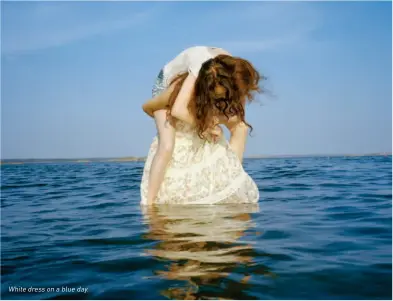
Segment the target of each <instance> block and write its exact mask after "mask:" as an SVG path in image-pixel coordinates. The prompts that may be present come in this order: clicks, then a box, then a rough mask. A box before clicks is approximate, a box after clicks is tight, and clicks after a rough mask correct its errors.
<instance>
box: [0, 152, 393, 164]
mask: <svg viewBox="0 0 393 301" xmlns="http://www.w3.org/2000/svg"><path fill="white" fill-rule="evenodd" d="M389 155H390V156H391V155H392V152H391V151H389V152H373V153H331V154H329V153H326V154H322V153H321V154H287V155H262V154H261V155H249V156H244V159H263V158H294V157H342V156H351V157H364V156H389ZM120 159H134V160H143V159H146V156H141V157H140V156H121V157H120V156H119V157H74V158H65V157H63V158H9V159H8V158H4V159H3V158H0V162H5V161H32V160H34V161H37V160H43V161H49V160H70V161H74V160H120Z"/></svg>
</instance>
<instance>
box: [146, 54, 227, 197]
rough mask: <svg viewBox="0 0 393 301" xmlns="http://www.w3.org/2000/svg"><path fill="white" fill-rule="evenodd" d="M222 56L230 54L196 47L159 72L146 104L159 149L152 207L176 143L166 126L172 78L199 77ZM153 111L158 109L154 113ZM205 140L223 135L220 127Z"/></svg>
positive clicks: (153, 169) (154, 165) (152, 175)
mask: <svg viewBox="0 0 393 301" xmlns="http://www.w3.org/2000/svg"><path fill="white" fill-rule="evenodd" d="M219 54H228V55H229V53H228V52H227V51H225V50H224V49H221V48H217V47H207V46H195V47H190V48H188V49H186V50H184V51H182V52H181V53H180V54H179V55H177V56H176V57H175V58H174V59H172V60H171V61H170V62H169V63H167V64H166V65H165V66H164V67H163V68H162V69H161V71H160V72H159V74H158V76H157V79H156V82H155V85H154V86H153V89H152V95H153V99H152V100H150V101H148V102H147V103H146V104H145V105H143V110H144V111H145V112H146V113H147V114H148V115H150V116H151V117H153V118H154V120H155V122H156V127H157V133H158V146H157V151H156V154H155V155H154V158H153V160H152V164H151V168H150V174H149V185H148V186H149V187H148V194H147V202H148V203H149V204H152V203H153V201H154V199H155V197H156V196H157V193H158V190H159V188H160V186H161V183H162V181H163V180H164V175H165V170H166V167H167V165H168V163H169V161H170V159H171V158H172V153H173V147H174V144H175V129H174V127H173V126H172V125H171V124H169V123H167V122H166V121H167V110H166V109H165V106H166V105H167V104H168V99H169V96H170V94H171V93H172V89H171V88H173V87H169V83H170V81H171V79H173V78H174V77H176V76H177V75H178V74H179V73H186V72H189V73H191V74H194V75H195V76H197V74H198V72H199V69H200V67H201V65H202V64H203V63H204V62H205V61H207V60H209V59H211V58H214V57H215V56H217V55H219ZM153 108H156V109H157V108H161V109H159V110H158V109H157V110H155V111H154V112H153ZM205 134H206V138H208V139H211V140H216V139H218V137H219V136H220V135H222V131H221V128H219V127H217V128H216V129H209V130H208V131H206V133H205Z"/></svg>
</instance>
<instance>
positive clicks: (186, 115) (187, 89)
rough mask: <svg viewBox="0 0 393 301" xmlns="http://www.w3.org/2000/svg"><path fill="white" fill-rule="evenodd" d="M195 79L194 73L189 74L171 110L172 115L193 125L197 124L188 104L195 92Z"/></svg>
mask: <svg viewBox="0 0 393 301" xmlns="http://www.w3.org/2000/svg"><path fill="white" fill-rule="evenodd" d="M195 80H196V77H195V76H194V75H192V74H191V73H190V74H188V76H187V78H186V79H185V80H184V83H183V85H182V87H181V89H180V91H179V94H178V95H177V98H176V100H175V103H174V104H173V107H172V111H171V115H172V116H173V117H175V118H177V119H179V120H182V121H184V122H186V123H189V124H191V125H193V124H195V119H194V117H193V116H192V115H191V114H190V112H189V111H188V104H189V103H190V100H191V98H192V95H193V93H194V85H195Z"/></svg>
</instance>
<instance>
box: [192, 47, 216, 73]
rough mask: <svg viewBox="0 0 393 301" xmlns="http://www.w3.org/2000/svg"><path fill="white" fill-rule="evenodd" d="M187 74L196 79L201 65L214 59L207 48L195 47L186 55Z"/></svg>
mask: <svg viewBox="0 0 393 301" xmlns="http://www.w3.org/2000/svg"><path fill="white" fill-rule="evenodd" d="M187 55H188V63H189V65H188V72H189V73H191V74H192V75H194V76H195V77H198V74H199V70H200V69H201V67H202V64H203V63H204V62H206V61H207V60H210V59H211V58H213V57H214V54H213V53H211V52H210V51H209V49H208V48H207V47H195V48H194V49H192V51H190V52H189V53H188V54H187Z"/></svg>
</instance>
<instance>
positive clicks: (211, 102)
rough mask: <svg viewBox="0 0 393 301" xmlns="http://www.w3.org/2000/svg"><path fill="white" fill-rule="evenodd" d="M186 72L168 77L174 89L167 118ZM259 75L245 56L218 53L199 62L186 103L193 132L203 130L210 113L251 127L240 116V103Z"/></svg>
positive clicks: (210, 123) (254, 87)
mask: <svg viewBox="0 0 393 301" xmlns="http://www.w3.org/2000/svg"><path fill="white" fill-rule="evenodd" d="M187 76H188V73H182V74H180V75H178V76H177V77H175V78H174V79H173V80H172V81H171V85H172V84H173V85H174V90H173V92H172V93H171V95H170V97H169V110H168V118H169V120H170V121H172V122H174V120H173V119H172V118H171V110H172V107H173V104H174V102H175V100H176V98H177V96H178V94H179V92H180V89H181V87H182V85H183V83H184V81H185V79H186V78H187ZM260 79H261V76H260V74H259V72H258V71H257V70H256V69H255V68H254V66H253V65H252V64H251V63H250V62H248V61H247V60H245V59H242V58H239V57H233V56H229V55H218V56H216V57H215V58H212V59H210V60H208V61H206V62H205V63H203V64H202V67H201V69H200V71H199V74H198V77H197V79H196V81H195V89H194V94H193V97H192V99H191V101H190V103H189V106H188V109H189V111H190V114H192V115H193V116H194V118H195V122H196V128H197V133H198V135H199V137H201V138H204V136H203V133H204V132H205V131H206V130H207V129H208V128H210V127H211V126H213V125H214V122H213V120H214V117H217V116H225V117H226V118H228V119H229V118H230V117H234V116H237V117H239V119H240V120H241V121H243V122H244V123H245V124H246V125H247V126H248V127H249V128H250V129H251V130H252V126H251V125H250V124H248V123H247V122H246V120H245V117H244V104H245V101H246V100H247V99H248V101H249V102H251V101H253V100H254V95H255V92H257V93H260V92H262V91H261V89H260V87H259V81H260Z"/></svg>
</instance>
